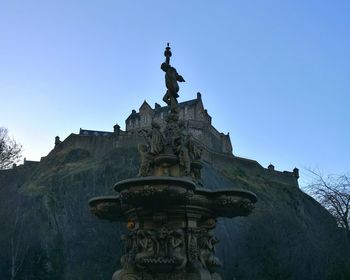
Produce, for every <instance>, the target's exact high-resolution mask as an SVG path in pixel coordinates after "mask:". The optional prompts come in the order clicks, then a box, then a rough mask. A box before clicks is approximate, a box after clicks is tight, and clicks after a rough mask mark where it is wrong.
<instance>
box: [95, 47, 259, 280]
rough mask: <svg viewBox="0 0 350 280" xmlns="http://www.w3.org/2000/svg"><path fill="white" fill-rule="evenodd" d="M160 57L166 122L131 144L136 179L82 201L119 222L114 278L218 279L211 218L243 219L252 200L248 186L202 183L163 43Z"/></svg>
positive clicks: (199, 164) (197, 152)
mask: <svg viewBox="0 0 350 280" xmlns="http://www.w3.org/2000/svg"><path fill="white" fill-rule="evenodd" d="M164 55H165V57H166V60H165V62H164V63H162V65H161V69H162V70H163V71H164V72H165V82H166V87H167V92H166V94H165V95H164V97H163V101H165V102H166V103H167V104H168V105H169V107H170V113H169V114H168V115H167V116H166V126H165V128H164V129H163V130H162V129H161V127H160V125H159V124H158V123H156V122H155V121H154V122H152V128H151V129H149V130H142V131H140V133H141V134H143V136H144V137H145V140H146V144H139V146H138V149H139V152H140V157H141V166H140V169H139V174H138V176H137V177H135V178H131V179H127V180H123V181H120V182H117V183H116V185H115V187H114V189H115V190H116V192H117V194H116V195H115V196H104V197H95V198H93V199H91V200H90V201H89V205H90V208H91V211H92V213H93V214H94V215H96V216H97V217H98V218H100V219H105V220H109V221H113V222H121V223H126V227H127V230H128V234H126V235H123V236H122V240H123V241H124V244H125V254H124V255H123V256H122V258H121V264H122V268H121V269H120V270H118V271H116V272H115V273H114V275H113V278H112V279H113V280H136V279H144V280H148V279H149V280H151V279H173V280H180V279H183V280H220V279H221V277H220V275H219V274H218V273H217V269H218V268H219V267H220V266H221V265H222V264H221V261H220V260H219V259H218V258H217V257H216V256H215V252H214V248H215V244H216V243H217V242H218V240H217V238H216V237H215V235H214V229H215V226H216V219H217V218H218V217H227V218H233V217H236V216H247V215H249V214H250V213H251V211H252V209H253V207H254V203H255V202H256V201H257V199H256V196H255V194H253V193H251V192H249V191H244V190H234V189H222V190H217V191H212V190H210V189H206V188H204V187H203V185H202V183H201V169H202V165H203V164H202V161H201V154H202V148H201V147H200V146H199V145H198V144H196V143H195V142H194V141H193V138H192V137H191V135H189V134H188V132H187V129H186V126H185V123H184V122H183V121H182V120H180V119H179V110H178V102H177V97H178V91H179V86H178V83H177V82H184V81H185V80H184V78H183V77H182V76H181V75H179V74H178V73H177V71H176V69H175V68H174V67H172V66H171V65H170V57H171V51H170V47H169V44H168V46H167V47H166V50H165V52H164Z"/></svg>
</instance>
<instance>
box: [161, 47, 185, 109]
mask: <svg viewBox="0 0 350 280" xmlns="http://www.w3.org/2000/svg"><path fill="white" fill-rule="evenodd" d="M164 56H165V57H166V59H165V62H163V63H162V65H161V66H160V68H161V69H162V70H163V71H164V72H165V85H166V87H167V91H166V93H165V95H164V96H163V101H164V102H165V103H166V104H168V105H169V106H170V109H171V111H172V112H176V113H177V112H178V102H177V98H178V97H179V94H178V92H179V85H178V83H177V82H185V80H184V78H183V77H182V76H181V75H179V74H178V73H177V71H176V69H175V68H174V67H172V66H171V65H170V57H171V51H170V47H169V43H168V44H167V47H166V49H165V52H164Z"/></svg>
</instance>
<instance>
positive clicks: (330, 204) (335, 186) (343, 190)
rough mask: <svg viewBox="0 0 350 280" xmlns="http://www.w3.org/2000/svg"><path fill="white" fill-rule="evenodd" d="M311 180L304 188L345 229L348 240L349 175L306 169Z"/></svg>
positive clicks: (349, 219)
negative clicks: (321, 172) (311, 177)
mask: <svg viewBox="0 0 350 280" xmlns="http://www.w3.org/2000/svg"><path fill="white" fill-rule="evenodd" d="M308 171H309V172H310V173H311V174H312V176H313V180H312V183H310V184H309V185H308V186H307V187H306V189H307V191H308V192H309V193H310V195H312V196H313V197H314V198H315V199H316V200H317V201H318V202H319V203H320V204H321V205H322V206H323V207H324V208H326V209H327V210H328V211H329V212H330V213H331V214H332V215H333V216H334V218H335V219H336V221H337V223H338V225H339V226H340V227H342V228H344V229H345V230H346V231H347V236H348V238H349V241H350V175H348V174H343V175H328V176H327V177H324V176H322V175H321V174H320V172H316V171H313V170H308Z"/></svg>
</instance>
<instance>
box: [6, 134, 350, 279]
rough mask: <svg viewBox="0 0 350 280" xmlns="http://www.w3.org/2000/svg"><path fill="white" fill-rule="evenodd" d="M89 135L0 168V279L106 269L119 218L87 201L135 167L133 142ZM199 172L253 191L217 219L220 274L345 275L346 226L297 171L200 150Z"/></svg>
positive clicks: (113, 259)
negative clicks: (245, 210) (248, 200)
mask: <svg viewBox="0 0 350 280" xmlns="http://www.w3.org/2000/svg"><path fill="white" fill-rule="evenodd" d="M103 141H107V142H108V141H109V140H103ZM90 142H91V143H90ZM112 142H113V141H112ZM89 143H90V144H89V145H87V146H86V147H88V148H81V147H79V146H77V145H64V146H62V147H61V148H60V149H54V150H53V151H52V152H51V153H50V154H49V155H48V156H47V157H45V158H43V159H42V160H41V162H40V163H39V164H37V165H33V166H28V167H27V168H24V167H17V168H15V169H11V170H6V171H1V172H0V195H1V196H0V197H1V204H0V223H1V225H2V229H1V235H0V246H1V248H2V250H1V251H0V279H50V280H54V279H64V280H68V279H74V280H77V279H93V280H99V279H111V275H112V274H113V271H115V270H116V269H117V268H118V267H119V257H120V255H121V254H122V252H123V245H122V243H121V241H120V240H119V236H120V234H121V233H122V232H124V231H125V230H126V229H125V225H118V224H112V223H108V222H104V221H101V220H98V219H96V218H95V217H94V216H92V215H91V214H90V212H89V207H88V203H87V202H88V200H89V199H90V198H92V197H95V196H98V195H106V194H113V193H114V192H113V184H114V183H115V182H116V181H119V180H122V179H126V178H130V177H134V176H136V174H137V172H138V166H139V155H138V152H137V150H136V148H135V147H133V145H129V146H127V145H125V146H124V145H114V148H111V149H107V150H106V151H107V152H104V153H102V152H101V153H96V152H95V151H96V149H97V146H98V145H99V141H95V140H94V141H89ZM202 177H203V178H202V181H203V184H204V186H205V187H207V188H211V189H220V188H240V189H246V190H250V191H253V192H254V193H256V194H257V196H258V199H259V201H258V203H257V205H256V209H255V210H254V211H253V214H252V215H250V216H249V217H246V218H236V219H233V220H230V219H222V220H219V222H218V227H217V236H218V237H219V239H220V241H221V242H220V243H219V244H218V246H217V255H218V256H219V257H220V258H221V260H222V261H223V263H224V267H223V269H222V271H221V274H222V275H223V278H224V279H237V280H240V279H242V280H250V279H259V280H267V279H283V280H286V279H291V280H294V279H298V280H300V279H319V280H323V279H324V280H326V279H327V280H328V279H329V280H330V279H337V280H341V279H350V266H349V254H350V253H349V252H350V249H349V244H348V243H347V240H346V236H345V235H344V234H343V233H342V232H341V231H340V230H339V229H338V227H337V225H336V223H335V221H334V220H333V218H332V217H331V216H330V215H329V213H328V212H327V211H325V210H324V209H323V208H322V207H321V206H320V205H319V204H318V203H317V202H316V201H315V200H313V199H312V198H311V197H309V196H308V195H306V194H305V193H303V192H302V191H301V190H300V189H299V188H298V184H297V179H296V178H295V176H292V175H291V174H290V173H281V172H276V171H271V170H267V169H264V168H262V167H261V166H260V165H259V164H258V163H257V162H255V161H250V160H246V159H241V158H238V157H234V156H227V155H220V154H214V153H212V154H210V153H208V154H207V155H206V162H205V164H204V168H203V172H202Z"/></svg>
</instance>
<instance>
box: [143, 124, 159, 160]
mask: <svg viewBox="0 0 350 280" xmlns="http://www.w3.org/2000/svg"><path fill="white" fill-rule="evenodd" d="M139 132H140V133H141V134H142V135H143V136H144V137H145V139H146V141H147V144H148V146H149V147H150V148H149V153H150V154H152V155H158V154H160V153H161V152H162V151H163V149H164V139H163V135H162V133H161V131H160V125H159V124H158V123H156V122H155V121H152V129H151V130H146V129H141V130H140V131H139Z"/></svg>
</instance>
